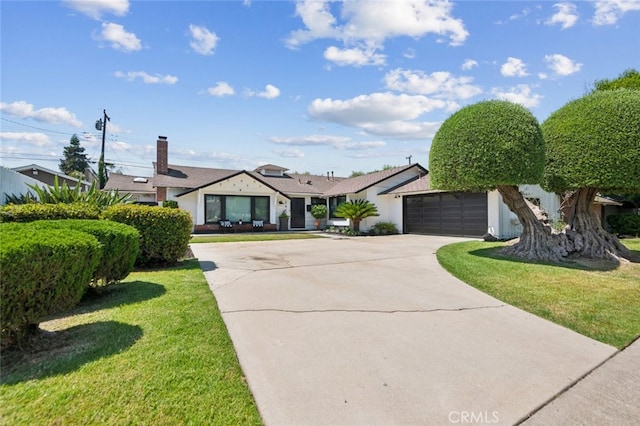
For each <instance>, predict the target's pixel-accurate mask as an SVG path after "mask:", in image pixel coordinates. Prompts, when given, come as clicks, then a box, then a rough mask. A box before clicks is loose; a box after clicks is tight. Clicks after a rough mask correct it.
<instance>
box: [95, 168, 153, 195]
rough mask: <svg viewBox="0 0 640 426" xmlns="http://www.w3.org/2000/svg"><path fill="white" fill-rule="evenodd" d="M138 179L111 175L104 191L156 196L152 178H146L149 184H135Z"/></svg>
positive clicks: (129, 176)
mask: <svg viewBox="0 0 640 426" xmlns="http://www.w3.org/2000/svg"><path fill="white" fill-rule="evenodd" d="M136 177H137V176H131V175H121V174H117V173H111V174H110V175H109V180H108V181H107V183H106V184H105V186H104V189H103V190H104V191H114V190H118V191H120V192H134V193H150V194H155V192H156V189H155V188H154V187H153V179H152V178H145V179H147V182H134V179H135V178H136Z"/></svg>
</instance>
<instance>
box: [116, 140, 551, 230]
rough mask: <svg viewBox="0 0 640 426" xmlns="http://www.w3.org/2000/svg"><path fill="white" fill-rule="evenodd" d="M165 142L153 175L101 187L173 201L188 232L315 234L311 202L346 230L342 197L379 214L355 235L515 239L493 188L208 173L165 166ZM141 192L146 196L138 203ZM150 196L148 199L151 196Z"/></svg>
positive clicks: (404, 175) (528, 192)
mask: <svg viewBox="0 0 640 426" xmlns="http://www.w3.org/2000/svg"><path fill="white" fill-rule="evenodd" d="M168 160H169V159H168V141H167V138H166V137H164V136H160V137H158V141H157V161H156V162H155V163H154V175H153V177H151V178H144V179H146V182H143V179H141V178H137V181H136V177H134V176H127V175H112V176H111V178H110V179H109V181H108V182H107V185H106V186H105V190H114V189H118V190H120V191H121V192H132V193H134V196H135V195H136V192H134V191H136V190H137V195H138V197H137V198H138V199H139V201H143V200H144V201H149V199H150V198H151V199H152V201H153V202H155V203H157V204H162V202H163V201H164V200H175V201H177V202H178V206H179V207H180V208H182V209H184V210H187V211H188V212H189V213H190V214H191V217H192V219H193V223H194V232H208V231H219V230H221V229H220V225H219V224H220V221H221V220H228V221H230V222H232V224H233V226H234V229H236V230H251V229H252V222H253V221H254V220H258V221H262V223H263V224H264V229H266V230H276V229H279V225H278V223H279V220H278V219H279V217H280V215H282V214H286V215H287V216H288V219H287V221H286V226H287V228H288V229H292V230H312V229H315V226H314V222H315V219H314V218H313V216H312V215H311V207H312V206H313V205H314V204H324V205H326V206H327V208H328V212H329V217H328V220H327V225H328V226H348V225H349V221H348V220H346V219H342V218H337V217H334V216H335V215H334V212H335V209H336V207H337V206H338V205H339V204H340V203H342V202H344V201H348V200H356V199H367V200H369V201H370V202H372V203H374V204H375V205H376V206H377V208H378V213H379V214H380V216H377V217H370V218H367V219H365V220H363V221H362V223H361V225H360V229H361V231H367V230H368V229H369V228H371V227H372V226H373V225H374V224H375V223H377V222H392V223H394V224H395V225H396V227H397V228H398V229H399V230H400V231H401V232H403V233H418V234H434V235H455V236H470V237H481V236H482V235H484V234H485V233H487V231H488V230H489V231H490V232H491V233H492V234H493V235H494V236H496V237H498V238H511V237H514V236H517V235H518V234H519V233H520V231H521V228H520V225H519V223H518V220H517V218H516V217H515V216H514V215H513V214H512V213H511V212H510V211H509V209H508V208H507V207H506V205H505V204H504V203H503V202H502V199H501V198H500V195H499V194H498V193H497V191H492V192H489V193H486V192H483V193H465V192H443V191H434V190H431V189H430V186H429V175H428V173H429V172H428V171H427V169H425V168H424V167H422V166H421V165H420V164H417V163H415V164H408V165H405V166H400V167H394V168H390V169H387V170H382V171H379V172H373V173H368V174H365V175H362V176H357V177H353V178H340V177H334V176H333V173H327V174H326V176H325V175H311V174H297V173H287V169H286V168H284V167H280V166H276V165H273V164H266V165H263V166H260V167H259V168H257V169H255V170H252V171H247V170H230V169H213V168H206V167H191V166H180V165H173V164H169V161H168ZM521 191H522V192H523V193H524V195H525V197H527V198H528V199H530V200H531V201H532V202H533V203H534V204H537V205H538V206H540V207H541V208H542V209H543V210H545V211H546V212H547V214H548V215H549V217H550V219H555V218H557V217H558V210H559V197H558V196H557V195H556V194H549V193H546V192H544V191H542V189H541V188H540V187H539V186H531V185H525V186H522V187H521ZM143 194H146V196H145V198H140V196H142V195H143ZM153 197H155V199H153Z"/></svg>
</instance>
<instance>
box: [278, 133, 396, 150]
mask: <svg viewBox="0 0 640 426" xmlns="http://www.w3.org/2000/svg"><path fill="white" fill-rule="evenodd" d="M269 141H270V142H272V143H274V144H276V145H289V146H330V147H333V148H335V149H339V150H350V151H351V150H365V149H374V148H381V147H383V146H385V145H386V143H385V142H383V141H360V142H358V141H354V140H352V139H351V138H349V137H346V136H331V135H308V136H299V137H278V136H272V137H270V138H269Z"/></svg>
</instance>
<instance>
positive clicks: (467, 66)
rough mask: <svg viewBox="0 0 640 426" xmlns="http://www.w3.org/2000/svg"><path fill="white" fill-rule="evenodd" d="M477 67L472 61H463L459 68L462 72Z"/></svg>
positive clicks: (476, 63)
mask: <svg viewBox="0 0 640 426" xmlns="http://www.w3.org/2000/svg"><path fill="white" fill-rule="evenodd" d="M477 66H478V61H474V60H473V59H465V61H464V63H463V64H462V66H461V67H460V68H462V69H463V70H465V71H466V70H470V69H471V68H475V67H477Z"/></svg>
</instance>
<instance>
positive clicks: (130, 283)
mask: <svg viewBox="0 0 640 426" xmlns="http://www.w3.org/2000/svg"><path fill="white" fill-rule="evenodd" d="M41 328H43V329H46V330H49V331H55V333H47V335H43V336H40V337H38V338H37V339H34V340H32V341H31V342H30V343H29V344H28V346H27V347H26V348H25V350H23V351H20V352H19V351H11V352H7V351H5V352H7V353H3V354H2V355H3V357H2V371H1V376H0V378H1V384H0V418H1V419H2V420H1V423H2V424H25V425H26V424H28V425H48V424H52V425H54V424H82V425H90V424H100V425H120V424H164V425H174V424H176V425H179V424H193V425H199V424H212V425H230V424H234V425H236V424H242V425H245V424H256V425H257V424H261V419H260V416H259V414H258V411H257V408H256V406H255V404H254V401H253V398H252V396H251V393H250V391H249V389H248V386H247V384H246V382H245V381H244V377H243V375H242V371H241V369H240V366H239V364H238V361H237V359H236V355H235V351H234V349H233V346H232V343H231V340H230V338H229V335H228V333H227V330H226V327H225V325H224V323H223V321H222V318H221V316H220V313H219V311H218V308H217V305H216V302H215V299H214V297H213V295H212V293H211V291H210V290H209V288H208V286H207V283H206V281H205V278H204V276H203V274H202V271H201V270H200V267H199V265H198V262H197V261H195V260H187V261H184V262H182V263H181V264H180V265H179V266H177V267H175V268H170V269H164V270H158V271H145V272H135V273H133V274H131V275H130V276H129V278H128V279H127V280H126V281H125V282H123V283H121V284H118V285H115V286H112V287H108V288H107V289H106V293H105V294H104V295H102V296H100V297H94V298H92V299H91V300H87V301H85V302H83V304H82V305H80V306H79V307H78V308H76V309H75V310H74V311H72V312H70V313H69V314H67V315H65V316H63V317H59V318H56V319H52V320H50V321H48V322H45V323H42V324H41Z"/></svg>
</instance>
